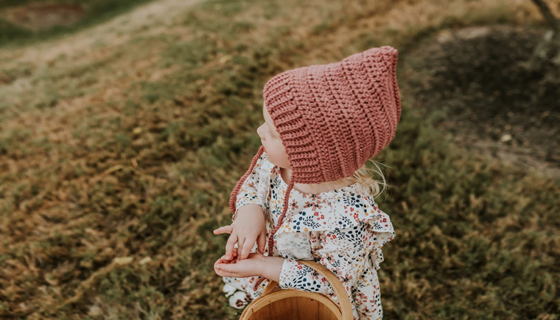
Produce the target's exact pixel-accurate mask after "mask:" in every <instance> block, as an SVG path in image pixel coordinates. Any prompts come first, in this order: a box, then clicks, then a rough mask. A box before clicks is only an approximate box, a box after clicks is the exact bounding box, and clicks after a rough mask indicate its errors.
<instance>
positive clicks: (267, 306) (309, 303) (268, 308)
mask: <svg viewBox="0 0 560 320" xmlns="http://www.w3.org/2000/svg"><path fill="white" fill-rule="evenodd" d="M299 262H300V263H302V264H304V265H306V266H308V267H310V268H313V269H314V270H315V271H317V272H319V274H321V275H322V276H324V277H325V278H327V280H328V281H329V283H330V284H331V286H332V287H333V289H334V292H335V293H336V296H337V297H338V298H339V300H340V304H341V307H339V306H338V305H337V304H336V303H335V302H334V301H332V300H331V299H329V298H327V296H325V295H322V294H320V293H314V292H307V291H300V290H295V289H284V290H282V289H276V285H277V284H278V283H277V282H276V281H273V280H271V281H270V282H269V284H268V286H267V287H266V289H265V290H264V292H263V294H262V295H261V296H260V297H258V298H257V299H255V300H254V301H252V302H251V303H250V304H249V305H248V306H247V307H246V308H245V310H243V313H242V314H241V318H239V319H240V320H269V319H270V320H273V319H274V320H281V319H282V320H283V319H289V320H300V319H301V320H311V319H318V320H352V319H353V315H352V305H351V304H350V299H349V298H348V294H347V292H346V290H345V289H344V287H343V286H342V283H340V280H338V278H337V277H336V276H335V275H334V274H333V273H332V272H331V271H330V270H329V269H327V268H325V267H324V266H322V265H321V264H319V263H317V262H314V261H303V260H300V261H299Z"/></svg>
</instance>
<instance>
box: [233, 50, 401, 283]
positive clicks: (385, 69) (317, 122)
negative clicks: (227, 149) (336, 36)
mask: <svg viewBox="0 0 560 320" xmlns="http://www.w3.org/2000/svg"><path fill="white" fill-rule="evenodd" d="M397 60H398V52H397V50H396V49H394V48H392V47H390V46H383V47H381V48H371V49H369V50H366V51H363V52H360V53H356V54H353V55H351V56H349V57H347V58H345V59H344V60H342V61H341V62H337V63H330V64H324V65H313V66H308V67H302V68H297V69H293V70H288V71H285V72H282V73H280V74H278V75H276V76H274V77H273V78H271V79H270V80H269V81H268V82H267V83H266V84H265V86H264V88H263V98H264V103H265V107H266V108H267V110H268V112H269V114H270V116H271V118H272V121H273V122H274V126H275V127H276V130H277V131H278V133H279V134H280V139H281V140H282V144H283V145H284V147H285V149H286V154H287V156H288V160H289V163H290V169H291V170H292V174H291V179H290V182H289V184H288V189H287V191H286V195H285V196H284V206H283V211H282V213H281V215H280V217H279V221H278V223H277V225H276V226H274V229H273V230H272V232H271V233H270V235H269V238H268V254H269V255H272V253H273V245H274V235H275V234H276V232H277V231H278V229H279V228H280V226H281V225H282V222H283V219H284V216H285V215H286V213H287V210H288V207H289V198H290V192H291V190H292V189H293V187H294V183H302V184H315V183H323V182H328V181H336V180H339V179H342V178H346V177H350V176H352V175H353V174H354V173H355V172H356V170H358V169H359V168H361V167H362V166H363V165H364V164H365V163H366V162H367V160H368V159H370V158H372V157H374V156H375V155H377V154H378V153H379V152H380V151H381V150H382V149H383V148H385V147H386V146H387V145H388V144H389V142H390V141H391V140H392V139H393V137H394V136H395V131H396V129H397V123H398V122H399V120H400V116H401V99H400V95H399V88H398V84H397V77H396V68H397ZM263 152H264V149H263V147H260V148H259V151H258V152H257V154H256V155H255V156H254V157H253V160H252V162H251V166H250V168H249V170H248V171H247V172H246V173H245V174H244V175H243V177H241V179H240V180H239V181H238V182H237V184H236V186H235V188H234V190H233V191H232V193H231V196H230V202H229V205H230V208H231V210H232V212H235V207H236V199H237V193H238V192H239V189H240V188H241V185H242V184H243V182H244V181H245V179H246V178H247V176H248V175H249V174H250V173H251V172H252V171H253V168H254V166H255V164H256V162H257V160H258V158H259V157H260V156H261V155H262V153H263ZM263 280H264V278H263V277H261V278H260V279H259V280H258V281H257V282H256V283H255V285H254V288H255V290H256V288H257V287H258V286H259V285H260V284H261V282H262V281H263Z"/></svg>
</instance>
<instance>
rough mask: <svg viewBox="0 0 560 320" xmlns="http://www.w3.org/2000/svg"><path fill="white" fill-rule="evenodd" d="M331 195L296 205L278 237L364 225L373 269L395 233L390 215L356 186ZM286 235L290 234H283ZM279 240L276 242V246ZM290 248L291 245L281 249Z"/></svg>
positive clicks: (376, 267) (369, 195)
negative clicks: (297, 206) (367, 234)
mask: <svg viewBox="0 0 560 320" xmlns="http://www.w3.org/2000/svg"><path fill="white" fill-rule="evenodd" d="M332 196H334V198H330V199H321V195H317V197H310V198H309V201H308V202H307V203H306V204H305V205H304V207H303V208H298V211H297V212H294V214H293V215H292V216H291V219H290V220H288V221H285V222H284V223H283V224H282V227H281V228H280V229H279V231H278V234H277V236H278V237H283V236H284V235H282V233H286V234H289V233H298V232H320V233H324V232H333V231H336V230H338V231H340V230H347V229H348V228H353V227H363V226H364V225H365V226H366V227H367V228H366V230H367V231H368V233H369V235H370V236H368V237H364V238H363V241H364V246H365V248H364V249H365V250H367V251H370V252H371V254H370V259H371V261H372V263H373V266H374V267H375V269H376V270H378V269H379V268H380V263H381V262H383V260H384V258H383V251H382V247H383V246H384V245H385V244H386V243H387V242H389V241H391V240H393V239H394V238H395V236H396V233H395V231H394V228H393V225H392V223H391V219H390V217H389V215H388V214H387V213H385V212H383V211H382V210H381V209H379V207H378V205H377V203H376V202H375V201H374V198H373V196H371V194H369V193H366V192H362V191H361V190H360V189H358V187H356V186H355V187H353V188H349V187H347V188H342V189H338V190H334V191H333V193H332ZM286 236H288V237H292V236H289V235H286ZM280 243H281V242H280V241H279V245H281V244H280ZM278 249H279V251H280V252H282V251H283V249H284V250H287V251H290V248H281V247H280V246H279V248H278Z"/></svg>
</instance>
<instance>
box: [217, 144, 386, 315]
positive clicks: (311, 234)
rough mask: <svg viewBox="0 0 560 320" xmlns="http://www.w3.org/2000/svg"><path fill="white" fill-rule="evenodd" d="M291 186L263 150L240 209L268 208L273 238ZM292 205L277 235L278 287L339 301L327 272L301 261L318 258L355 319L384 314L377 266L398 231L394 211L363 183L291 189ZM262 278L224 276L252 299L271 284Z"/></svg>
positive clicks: (240, 196) (241, 196)
mask: <svg viewBox="0 0 560 320" xmlns="http://www.w3.org/2000/svg"><path fill="white" fill-rule="evenodd" d="M286 190H287V185H286V183H285V182H284V181H283V180H282V177H281V176H280V170H279V168H278V167H277V166H274V165H273V164H272V163H270V162H269V161H268V160H267V158H266V153H263V154H262V155H261V157H260V158H259V160H258V161H257V163H256V165H255V167H254V169H253V172H252V173H251V174H250V175H249V176H248V177H247V179H246V180H245V182H244V183H243V185H242V188H241V190H240V191H239V194H238V196H237V202H236V208H239V207H241V206H243V205H245V204H249V203H252V204H258V205H260V206H261V207H263V211H264V213H265V217H266V228H267V237H268V236H269V234H270V232H271V231H272V227H273V225H276V224H277V222H278V218H279V216H280V214H281V213H282V209H283V201H284V195H285V193H286ZM289 205H290V208H289V210H288V211H287V212H286V216H285V217H284V220H283V223H282V226H281V227H280V229H279V230H278V232H277V233H276V234H275V235H274V247H273V252H272V255H273V256H281V257H284V258H286V260H285V261H284V264H283V266H282V271H281V273H280V279H279V280H280V281H279V286H280V287H281V288H283V289H286V288H293V289H298V290H304V291H310V292H319V293H322V294H325V295H327V296H328V297H330V298H331V299H333V300H334V301H335V302H338V297H337V296H336V294H335V293H334V291H333V289H332V287H331V286H330V284H329V283H328V282H327V281H326V279H325V278H324V277H323V276H320V275H319V274H318V273H317V272H315V271H314V270H313V269H311V268H309V267H307V266H305V265H303V264H301V263H299V262H297V260H314V261H316V262H319V263H321V264H322V265H324V266H325V267H326V268H328V269H329V270H330V271H332V272H333V273H334V274H335V275H337V276H338V278H339V279H340V281H341V282H342V284H343V285H344V288H345V289H346V291H347V293H348V296H349V297H350V301H351V302H352V307H353V313H354V319H381V318H382V316H383V309H382V306H381V296H380V289H379V280H378V278H377V271H376V270H378V269H379V268H380V266H379V264H380V263H381V262H382V261H383V252H382V250H381V248H382V247H383V245H384V244H385V243H387V242H388V241H391V240H392V239H394V238H395V232H394V229H393V225H392V224H391V220H390V218H389V216H388V215H387V214H386V213H385V212H383V211H381V210H380V209H379V208H378V206H377V204H376V203H375V201H374V199H373V197H372V196H371V194H370V193H369V191H368V190H367V189H365V188H361V186H360V185H359V184H353V185H350V186H347V187H343V188H339V189H335V190H332V191H328V192H323V193H319V194H305V193H302V192H300V191H298V190H296V189H292V192H291V194H290V200H289ZM232 219H235V214H234V215H233V216H232ZM267 247H268V246H267ZM254 250H255V247H254V249H253V251H254ZM266 250H267V251H268V248H266ZM265 255H270V254H269V253H268V252H266V253H265ZM258 278H259V277H248V278H230V277H224V278H223V279H224V282H225V283H226V285H227V286H233V287H235V288H236V289H237V290H239V291H238V292H243V293H244V294H245V295H246V302H247V303H249V302H251V301H252V300H253V299H255V298H257V297H259V296H260V295H262V292H263V291H264V288H266V286H267V285H268V280H265V281H263V282H262V283H261V284H260V286H259V288H257V290H253V285H254V283H255V282H256V281H257V280H258Z"/></svg>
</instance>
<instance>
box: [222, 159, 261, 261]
mask: <svg viewBox="0 0 560 320" xmlns="http://www.w3.org/2000/svg"><path fill="white" fill-rule="evenodd" d="M271 168H272V164H271V163H270V162H268V160H267V158H266V153H263V154H262V155H261V156H260V157H259V159H258V160H257V162H256V163H255V166H254V167H253V170H252V171H251V173H250V174H249V175H248V176H247V178H246V179H245V181H243V183H242V185H241V187H240V189H239V192H238V194H237V197H236V199H235V211H234V212H233V215H232V221H233V223H232V224H231V225H229V226H223V227H221V228H218V229H216V230H214V234H223V233H229V234H230V236H229V238H228V241H227V243H226V254H225V259H228V260H229V259H232V255H233V249H234V246H235V244H237V247H238V248H239V255H238V256H237V260H242V259H245V258H247V256H248V255H249V253H250V252H251V249H252V248H253V246H254V244H255V242H257V246H258V251H259V252H261V253H264V250H265V243H266V224H265V218H264V211H263V208H264V206H265V199H266V196H267V190H268V185H269V180H270V178H269V174H270V169H271Z"/></svg>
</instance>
